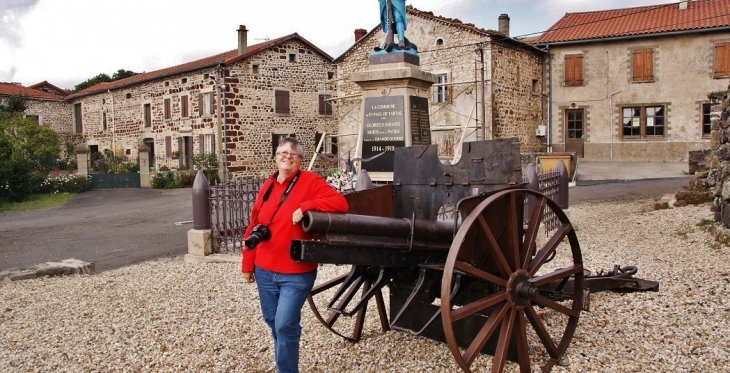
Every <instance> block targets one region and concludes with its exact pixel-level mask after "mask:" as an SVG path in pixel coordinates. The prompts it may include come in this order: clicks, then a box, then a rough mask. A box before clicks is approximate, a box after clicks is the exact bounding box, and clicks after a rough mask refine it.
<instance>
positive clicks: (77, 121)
mask: <svg viewBox="0 0 730 373" xmlns="http://www.w3.org/2000/svg"><path fill="white" fill-rule="evenodd" d="M81 119H82V118H81V104H80V103H79V104H74V129H75V130H76V133H84V125H83V123H82V121H81Z"/></svg>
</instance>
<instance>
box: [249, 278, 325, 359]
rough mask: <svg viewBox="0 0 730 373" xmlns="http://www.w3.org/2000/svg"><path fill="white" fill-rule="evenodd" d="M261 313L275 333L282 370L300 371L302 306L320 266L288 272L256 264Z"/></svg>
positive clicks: (273, 334)
mask: <svg viewBox="0 0 730 373" xmlns="http://www.w3.org/2000/svg"><path fill="white" fill-rule="evenodd" d="M254 276H255V278H256V284H257V287H258V290H259V301H260V302H261V313H262V314H263V316H264V321H266V324H268V325H269V328H271V335H272V336H273V337H274V356H275V357H276V369H277V370H278V372H279V373H297V372H299V338H300V337H301V335H302V327H301V325H300V321H301V318H302V306H304V301H306V300H307V296H308V295H309V292H310V291H311V290H312V287H313V286H314V280H315V279H316V278H317V270H314V271H311V272H307V273H300V274H286V273H277V272H271V271H267V270H265V269H261V268H259V267H255V268H254Z"/></svg>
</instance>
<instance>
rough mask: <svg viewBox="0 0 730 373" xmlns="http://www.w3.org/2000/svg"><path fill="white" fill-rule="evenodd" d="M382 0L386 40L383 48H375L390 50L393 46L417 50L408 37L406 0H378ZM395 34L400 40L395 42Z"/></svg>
mask: <svg viewBox="0 0 730 373" xmlns="http://www.w3.org/2000/svg"><path fill="white" fill-rule="evenodd" d="M378 1H379V2H380V26H381V28H382V29H383V32H384V33H385V40H384V41H383V47H382V48H375V50H376V51H380V50H385V51H386V52H390V51H391V50H393V48H396V49H399V50H407V49H413V50H414V51H416V50H417V48H416V45H415V44H413V43H411V42H410V41H408V38H406V1H405V0H378ZM395 34H397V35H398V42H397V43H396V42H395Z"/></svg>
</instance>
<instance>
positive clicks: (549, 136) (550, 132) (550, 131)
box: [546, 44, 553, 153]
mask: <svg viewBox="0 0 730 373" xmlns="http://www.w3.org/2000/svg"><path fill="white" fill-rule="evenodd" d="M547 56H548V107H547V109H548V112H547V117H548V120H547V127H548V128H547V149H546V150H547V152H548V153H552V152H553V144H552V138H553V56H552V55H551V54H550V44H548V45H547Z"/></svg>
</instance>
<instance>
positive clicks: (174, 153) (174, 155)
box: [172, 150, 180, 159]
mask: <svg viewBox="0 0 730 373" xmlns="http://www.w3.org/2000/svg"><path fill="white" fill-rule="evenodd" d="M178 158H180V151H179V150H173V151H172V159H178Z"/></svg>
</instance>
